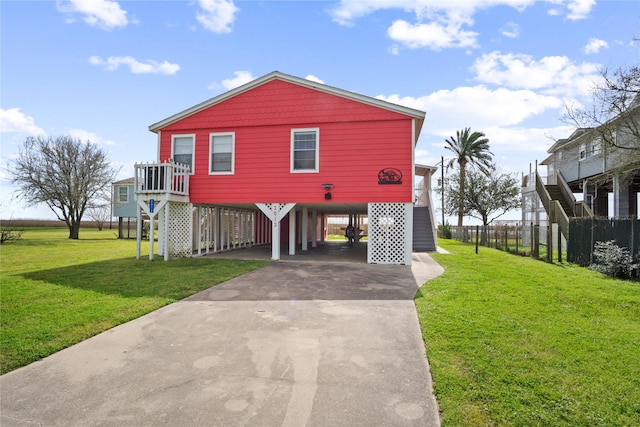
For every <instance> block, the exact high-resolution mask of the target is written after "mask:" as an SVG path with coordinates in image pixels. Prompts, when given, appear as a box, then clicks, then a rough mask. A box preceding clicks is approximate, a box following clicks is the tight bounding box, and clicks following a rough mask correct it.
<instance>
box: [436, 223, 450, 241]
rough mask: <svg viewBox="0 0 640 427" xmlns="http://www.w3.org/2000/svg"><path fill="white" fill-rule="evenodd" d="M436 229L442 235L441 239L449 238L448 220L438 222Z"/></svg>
mask: <svg viewBox="0 0 640 427" xmlns="http://www.w3.org/2000/svg"><path fill="white" fill-rule="evenodd" d="M438 231H439V232H440V237H442V238H443V239H450V238H451V225H450V224H449V223H448V222H445V223H444V224H440V225H439V226H438Z"/></svg>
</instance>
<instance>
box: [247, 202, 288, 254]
mask: <svg viewBox="0 0 640 427" xmlns="http://www.w3.org/2000/svg"><path fill="white" fill-rule="evenodd" d="M295 205H296V204H295V203H256V206H257V207H258V209H260V211H262V213H263V214H265V216H266V217H267V218H269V219H270V220H271V223H272V227H269V229H270V230H271V259H273V260H276V261H277V260H279V259H280V221H281V220H282V218H284V216H285V215H286V214H287V212H289V211H290V210H291V209H292V208H293V207H294V206H295Z"/></svg>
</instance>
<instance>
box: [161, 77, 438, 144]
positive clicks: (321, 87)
mask: <svg viewBox="0 0 640 427" xmlns="http://www.w3.org/2000/svg"><path fill="white" fill-rule="evenodd" d="M276 79H277V80H282V81H285V82H289V83H293V84H296V85H299V86H303V87H307V88H309V89H314V90H318V91H320V92H325V93H329V94H331V95H336V96H339V97H342V98H346V99H350V100H352V101H357V102H362V103H363V104H368V105H372V106H374V107H378V108H382V109H385V110H389V111H393V112H396V113H399V114H404V115H407V116H411V117H414V118H416V119H418V120H419V122H420V126H421V125H422V122H423V121H424V117H425V112H424V111H420V110H416V109H413V108H409V107H404V106H402V105H398V104H393V103H391V102H387V101H383V100H381V99H377V98H372V97H369V96H366V95H360V94H358V93H355V92H349V91H347V90H343V89H338V88H336V87H332V86H328V85H325V84H320V83H317V82H314V81H311V80H307V79H303V78H300V77H295V76H291V75H288V74H284V73H281V72H279V71H273V72H271V73H269V74H267V75H264V76H262V77H259V78H257V79H255V80H252V81H250V82H249V83H246V84H244V85H242V86H239V87H237V88H235V89H232V90H230V91H228V92H225V93H223V94H221V95H218V96H216V97H214V98H211V99H209V100H207V101H204V102H201V103H200V104H197V105H195V106H193V107H191V108H188V109H186V110H184V111H181V112H179V113H177V114H174V115H173V116H170V117H168V118H166V119H164V120H161V121H159V122H157V123H154V124H152V125H151V126H149V130H150V131H151V132H157V131H159V130H160V129H162V128H163V127H165V126H167V125H169V124H171V123H174V122H176V121H178V120H181V119H183V118H185V117H188V116H190V115H192V114H195V113H197V112H199V111H202V110H204V109H206V108H209V107H211V106H213V105H216V104H218V103H220V102H222V101H225V100H227V99H229V98H232V97H234V96H236V95H239V94H241V93H243V92H246V91H248V90H251V89H253V88H255V87H257V86H260V85H262V84H264V83H268V82H270V81H272V80H276Z"/></svg>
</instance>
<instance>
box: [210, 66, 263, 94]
mask: <svg viewBox="0 0 640 427" xmlns="http://www.w3.org/2000/svg"><path fill="white" fill-rule="evenodd" d="M233 75H234V77H232V78H230V79H224V80H223V81H222V82H221V83H218V82H213V83H211V84H210V85H209V86H208V89H211V90H219V89H224V90H225V91H227V90H231V89H235V88H237V87H238V86H242V85H243V84H246V83H249V82H250V81H252V80H255V79H256V78H255V77H253V76H252V75H251V73H250V72H249V71H234V73H233Z"/></svg>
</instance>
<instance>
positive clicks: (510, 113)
mask: <svg viewBox="0 0 640 427" xmlns="http://www.w3.org/2000/svg"><path fill="white" fill-rule="evenodd" d="M377 98H379V99H383V100H385V101H389V102H393V103H395V104H400V105H404V106H407V107H410V108H416V109H418V110H422V111H426V112H427V115H426V118H425V127H429V129H430V132H435V133H436V134H438V133H443V134H444V135H446V136H448V133H450V132H451V131H453V132H454V133H455V129H458V128H459V127H460V120H461V117H462V118H464V122H465V126H471V127H472V128H474V129H479V128H487V127H505V126H514V125H518V124H520V123H522V122H523V121H524V120H526V119H529V118H531V117H534V116H536V115H541V114H543V113H545V112H547V111H549V110H554V111H555V110H558V111H559V110H560V109H562V108H563V106H564V102H563V99H561V98H558V97H555V96H547V95H541V94H538V93H535V92H533V91H530V90H509V89H506V88H498V89H489V88H487V87H486V86H483V85H480V86H464V87H458V88H455V89H453V90H445V89H443V90H439V91H437V92H433V93H431V94H429V95H427V96H422V97H417V98H414V97H400V96H398V95H390V96H384V95H380V96H378V97H377Z"/></svg>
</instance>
